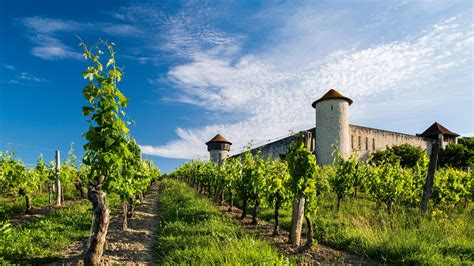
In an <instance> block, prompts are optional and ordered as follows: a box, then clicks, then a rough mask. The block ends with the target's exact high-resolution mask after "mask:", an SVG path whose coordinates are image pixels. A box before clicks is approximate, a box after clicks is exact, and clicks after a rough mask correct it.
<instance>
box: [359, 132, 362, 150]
mask: <svg viewBox="0 0 474 266" xmlns="http://www.w3.org/2000/svg"><path fill="white" fill-rule="evenodd" d="M361 139H362V137H361V136H359V151H360V150H361V149H362V144H361Z"/></svg>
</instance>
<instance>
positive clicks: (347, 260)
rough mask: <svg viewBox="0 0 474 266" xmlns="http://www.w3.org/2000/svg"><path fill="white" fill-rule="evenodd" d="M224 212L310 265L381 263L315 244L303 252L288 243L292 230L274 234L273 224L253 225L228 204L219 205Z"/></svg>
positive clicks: (301, 261)
mask: <svg viewBox="0 0 474 266" xmlns="http://www.w3.org/2000/svg"><path fill="white" fill-rule="evenodd" d="M217 207H218V208H219V210H220V211H221V212H222V213H225V214H226V215H227V216H229V217H231V218H232V219H233V220H234V221H235V222H236V223H238V224H240V225H241V226H242V227H243V228H244V229H245V230H246V231H247V232H248V233H250V234H253V235H256V236H258V237H260V238H263V239H265V240H267V241H268V242H270V243H274V244H275V247H276V248H277V249H278V250H279V251H280V252H281V253H282V254H284V255H285V256H286V257H290V256H292V255H297V256H298V261H299V263H301V264H308V265H327V264H331V265H342V264H344V265H379V264H381V263H379V262H376V261H373V260H369V259H368V258H364V257H360V256H358V255H356V254H352V253H350V252H347V251H340V250H335V249H333V248H330V247H327V246H323V245H319V244H315V245H313V247H312V248H311V249H309V250H306V251H304V252H302V253H300V252H299V251H298V249H297V248H296V247H294V246H292V245H290V244H288V236H289V235H290V232H288V231H287V230H284V229H282V228H280V235H278V236H272V234H273V224H271V223H269V222H266V221H262V220H259V221H258V225H257V226H255V225H251V221H252V217H251V215H247V217H245V219H240V216H241V214H242V210H240V209H238V208H235V207H234V208H233V212H227V210H228V209H229V207H228V206H227V205H225V204H224V205H218V206H217ZM305 242H306V239H305V238H304V237H302V239H301V245H304V243H305Z"/></svg>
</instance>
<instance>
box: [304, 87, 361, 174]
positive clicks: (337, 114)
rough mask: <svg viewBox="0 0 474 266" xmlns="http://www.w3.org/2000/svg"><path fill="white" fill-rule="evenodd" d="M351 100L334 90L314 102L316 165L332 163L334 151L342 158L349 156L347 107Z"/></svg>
mask: <svg viewBox="0 0 474 266" xmlns="http://www.w3.org/2000/svg"><path fill="white" fill-rule="evenodd" d="M351 104H352V100H351V99H349V98H347V97H344V96H343V95H342V94H340V93H339V92H337V91H335V90H330V91H328V92H327V93H326V94H324V96H323V97H321V98H319V99H318V100H316V101H315V102H314V103H313V104H312V106H313V108H315V109H316V160H317V162H318V165H320V166H323V165H329V164H332V163H333V161H334V156H335V155H336V153H334V151H335V149H339V152H340V153H341V155H342V157H343V158H347V157H349V155H350V152H351V150H350V136H349V105H351Z"/></svg>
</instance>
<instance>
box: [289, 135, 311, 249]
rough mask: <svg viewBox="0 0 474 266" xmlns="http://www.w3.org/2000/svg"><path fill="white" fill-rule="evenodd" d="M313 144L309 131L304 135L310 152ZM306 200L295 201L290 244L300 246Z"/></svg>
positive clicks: (301, 198)
mask: <svg viewBox="0 0 474 266" xmlns="http://www.w3.org/2000/svg"><path fill="white" fill-rule="evenodd" d="M311 142H312V134H311V132H309V131H307V132H305V133H304V146H305V147H306V148H307V149H308V150H310V149H311ZM304 204H305V198H304V196H303V195H301V196H299V197H298V198H297V199H295V200H294V201H293V215H292V220H291V231H290V244H293V245H296V246H299V245H300V240H301V230H302V228H303V218H304Z"/></svg>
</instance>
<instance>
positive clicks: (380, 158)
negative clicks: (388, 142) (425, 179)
mask: <svg viewBox="0 0 474 266" xmlns="http://www.w3.org/2000/svg"><path fill="white" fill-rule="evenodd" d="M423 159H425V160H426V152H425V151H424V150H423V149H422V148H421V147H417V146H413V145H411V144H407V143H405V144H401V145H395V146H392V147H389V148H387V149H386V150H383V151H381V150H377V151H375V152H373V153H372V155H371V157H370V158H369V160H368V161H369V163H371V164H375V165H380V164H383V163H390V164H393V165H395V164H397V163H399V164H400V165H401V166H402V167H406V168H411V167H414V166H415V165H416V164H417V162H418V161H420V160H423Z"/></svg>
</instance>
